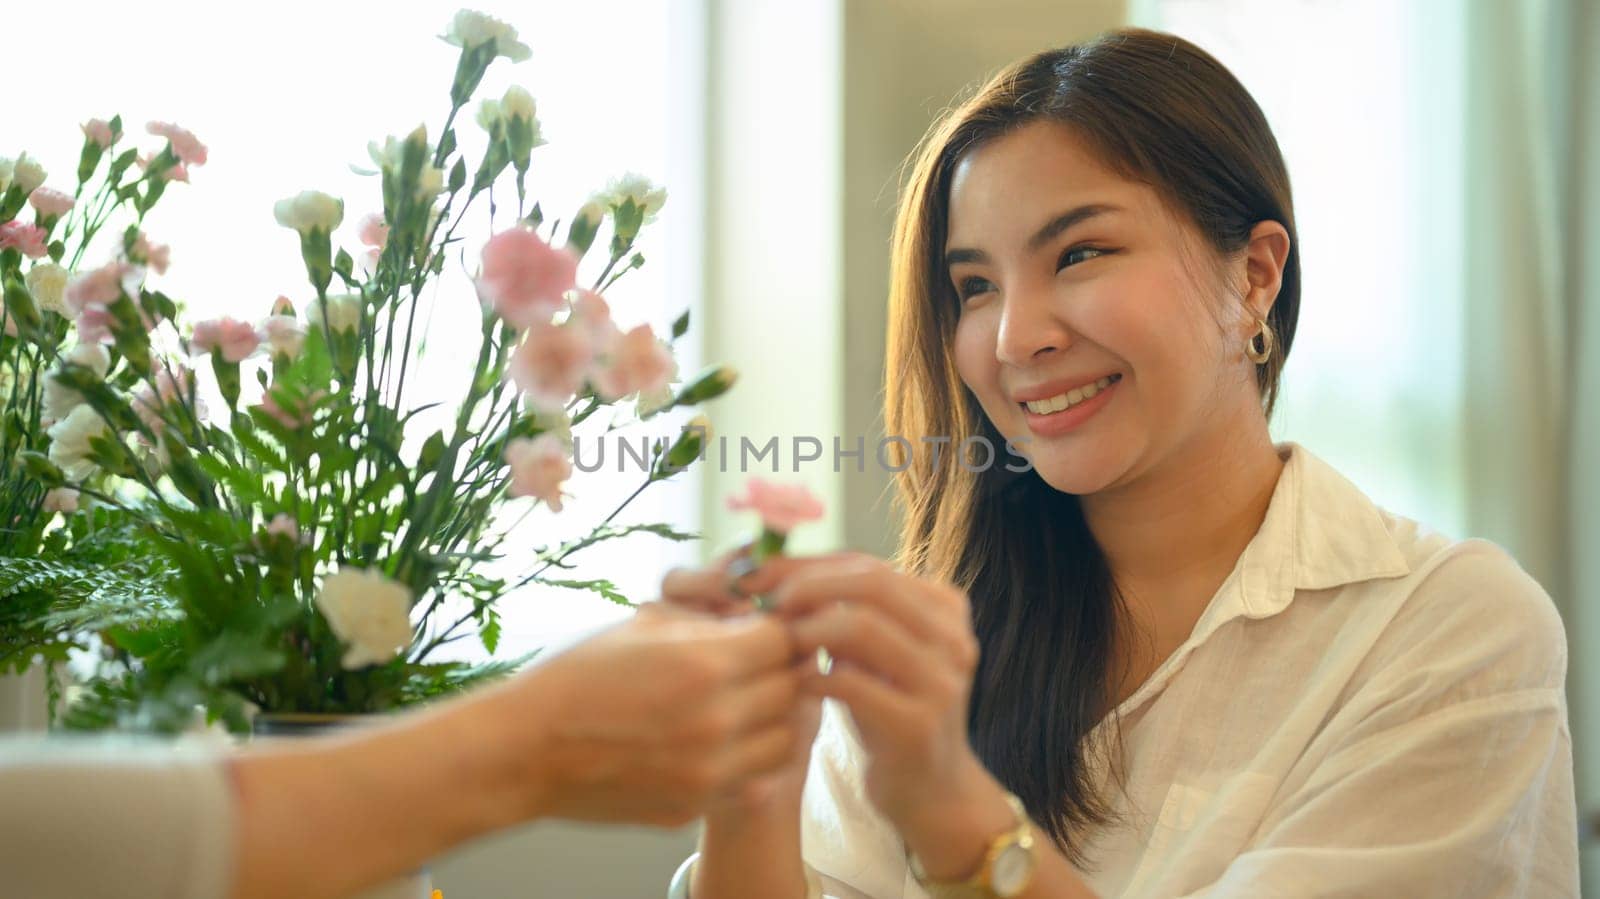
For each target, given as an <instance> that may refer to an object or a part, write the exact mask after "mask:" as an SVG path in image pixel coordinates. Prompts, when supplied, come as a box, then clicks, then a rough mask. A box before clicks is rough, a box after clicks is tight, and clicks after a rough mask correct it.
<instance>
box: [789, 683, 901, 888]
mask: <svg viewBox="0 0 1600 899" xmlns="http://www.w3.org/2000/svg"><path fill="white" fill-rule="evenodd" d="M865 762H866V757H865V751H864V750H863V749H862V748H861V744H860V741H859V738H858V737H857V736H856V734H855V730H854V725H853V722H851V720H850V713H849V711H848V710H847V709H846V708H845V707H844V706H843V705H842V704H840V703H838V702H836V701H834V700H831V699H830V700H826V701H824V703H823V706H822V725H821V727H820V729H819V730H818V733H817V741H816V743H815V744H814V745H813V747H812V751H811V768H810V771H809V772H808V773H807V775H806V788H805V795H804V797H803V799H802V801H801V809H800V813H801V829H800V851H801V856H802V857H803V858H804V859H805V862H806V864H808V865H810V866H811V867H812V869H813V870H815V871H816V872H817V873H818V874H819V875H820V877H821V880H822V892H823V894H824V895H825V896H827V897H828V899H925V897H926V895H927V894H926V893H925V892H924V891H923V890H922V888H921V887H919V886H918V885H917V883H916V880H915V879H914V878H912V877H911V876H910V868H909V866H908V864H907V861H906V849H905V843H904V841H902V840H901V839H900V834H899V832H898V831H896V830H895V828H894V825H892V824H890V823H889V821H888V819H887V818H885V817H883V815H882V814H881V813H879V812H878V810H877V808H876V807H874V806H873V804H872V800H871V799H870V798H869V797H868V796H867V792H866V785H865V782H864V781H863V779H862V774H863V771H864V770H865Z"/></svg>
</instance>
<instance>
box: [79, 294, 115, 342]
mask: <svg viewBox="0 0 1600 899" xmlns="http://www.w3.org/2000/svg"><path fill="white" fill-rule="evenodd" d="M115 320H116V319H115V318H113V317H112V315H111V311H110V310H109V309H107V308H106V307H105V306H103V305H101V304H99V303H90V304H88V305H87V306H84V307H83V310H82V311H81V312H79V313H78V320H77V325H76V327H77V329H78V340H79V341H80V342H82V343H105V342H106V341H108V340H110V339H111V323H112V322H113V321H115Z"/></svg>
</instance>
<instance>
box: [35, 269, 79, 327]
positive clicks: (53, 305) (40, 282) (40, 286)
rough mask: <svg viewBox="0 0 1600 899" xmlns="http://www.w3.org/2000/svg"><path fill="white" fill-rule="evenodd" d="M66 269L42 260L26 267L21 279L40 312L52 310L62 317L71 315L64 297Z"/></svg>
mask: <svg viewBox="0 0 1600 899" xmlns="http://www.w3.org/2000/svg"><path fill="white" fill-rule="evenodd" d="M67 277H68V275H67V270H66V269H64V268H62V267H61V266H59V265H56V264H55V263H54V262H42V263H39V264H38V265H35V266H34V267H33V268H30V269H28V274H27V275H26V277H25V278H24V279H23V280H25V281H26V282H27V284H28V293H31V294H33V301H34V303H35V304H37V305H38V307H39V311H41V312H54V313H55V314H57V315H59V316H61V317H62V318H69V317H71V313H70V312H69V310H68V309H67V304H66V302H65V299H64V298H65V297H66V294H67Z"/></svg>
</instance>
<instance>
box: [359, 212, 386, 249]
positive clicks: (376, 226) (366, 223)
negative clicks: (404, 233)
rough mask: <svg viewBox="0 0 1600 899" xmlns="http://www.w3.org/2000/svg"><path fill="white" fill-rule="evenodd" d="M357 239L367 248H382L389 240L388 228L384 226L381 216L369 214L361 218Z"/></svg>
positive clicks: (373, 213)
mask: <svg viewBox="0 0 1600 899" xmlns="http://www.w3.org/2000/svg"><path fill="white" fill-rule="evenodd" d="M356 236H357V237H359V238H361V242H362V243H363V244H365V245H366V246H369V247H377V248H380V249H381V248H382V247H383V245H384V244H385V243H387V242H388V240H389V226H388V225H386V224H384V222H383V216H381V215H379V214H378V213H376V212H369V213H367V214H366V215H364V216H362V217H361V224H360V226H359V231H358V232H357V235H356Z"/></svg>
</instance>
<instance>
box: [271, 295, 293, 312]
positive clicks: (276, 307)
mask: <svg viewBox="0 0 1600 899" xmlns="http://www.w3.org/2000/svg"><path fill="white" fill-rule="evenodd" d="M272 314H273V315H294V304H293V303H291V302H289V298H288V297H286V296H279V297H278V298H277V299H276V300H273V301H272Z"/></svg>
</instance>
